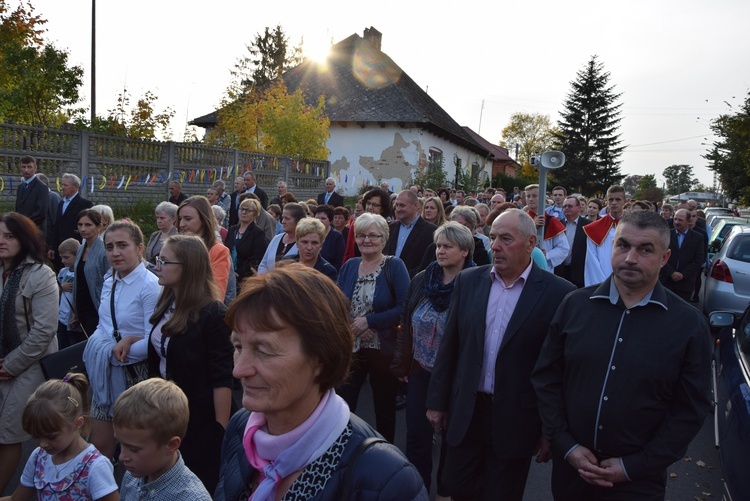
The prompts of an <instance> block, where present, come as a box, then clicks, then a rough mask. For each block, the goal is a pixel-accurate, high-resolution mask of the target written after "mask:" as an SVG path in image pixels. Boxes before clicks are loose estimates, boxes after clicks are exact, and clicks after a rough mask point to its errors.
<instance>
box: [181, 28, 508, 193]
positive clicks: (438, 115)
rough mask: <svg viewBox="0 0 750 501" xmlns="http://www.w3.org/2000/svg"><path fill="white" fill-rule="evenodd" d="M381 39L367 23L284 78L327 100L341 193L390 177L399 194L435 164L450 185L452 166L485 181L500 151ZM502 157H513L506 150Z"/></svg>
mask: <svg viewBox="0 0 750 501" xmlns="http://www.w3.org/2000/svg"><path fill="white" fill-rule="evenodd" d="M381 40H382V35H381V33H380V32H378V31H377V30H376V29H375V28H372V27H370V28H367V29H365V30H364V36H359V35H358V34H356V33H355V34H353V35H351V36H349V37H348V38H346V39H344V40H342V41H340V42H338V43H337V44H335V45H333V46H332V47H331V51H330V55H329V57H328V59H327V61H326V62H325V63H318V62H315V61H311V60H305V61H304V62H303V63H301V64H299V65H298V66H296V67H294V68H292V69H290V70H288V71H287V72H285V73H284V74H283V75H282V78H283V79H284V83H285V84H286V86H287V88H288V89H289V92H295V91H296V90H297V89H301V90H302V92H303V93H304V95H305V96H306V100H307V101H308V103H311V104H312V105H314V104H315V103H317V100H318V97H319V96H321V95H323V96H324V97H325V108H324V110H325V114H326V116H327V117H328V118H329V119H330V121H331V127H330V130H329V132H330V137H329V139H328V143H327V146H328V150H329V157H328V160H329V161H330V163H331V174H332V176H333V177H334V178H335V179H337V185H338V191H339V192H341V193H342V194H345V195H354V194H356V193H357V192H358V191H359V189H360V187H361V186H363V185H367V184H370V185H377V184H380V182H381V181H387V182H388V184H389V185H390V189H391V190H392V191H396V192H397V191H399V190H401V189H403V188H405V187H407V185H408V183H409V180H410V179H411V178H412V176H413V175H414V173H415V172H417V171H421V172H424V171H425V169H428V168H430V166H432V168H434V166H435V165H442V166H443V169H444V170H445V173H446V176H447V180H448V181H449V182H450V181H453V180H454V179H455V175H456V170H457V169H456V165H457V164H458V165H459V166H460V168H461V169H463V170H464V171H465V170H466V169H469V171H470V172H471V173H472V175H473V176H474V178H475V179H476V180H477V182H479V183H481V182H483V181H485V180H486V179H487V178H488V177H490V176H491V175H492V164H493V158H494V156H495V155H497V154H498V150H496V149H494V148H490V147H488V145H490V146H492V145H491V144H490V143H489V142H488V141H486V140H483V139H482V141H481V142H480V141H479V140H478V139H477V137H479V136H478V135H477V134H474V133H472V132H470V131H468V130H467V129H465V128H464V127H461V126H460V125H459V124H458V123H457V122H456V121H455V120H453V118H451V117H450V115H448V113H446V112H445V110H443V108H441V107H440V106H439V105H438V104H437V103H436V102H435V100H433V99H432V98H431V97H430V96H429V95H428V94H427V93H426V92H425V91H424V90H423V89H422V88H421V87H420V86H419V85H417V84H416V83H415V82H414V81H413V80H412V79H411V78H410V77H409V75H407V74H406V73H405V72H404V71H403V70H401V68H400V67H399V66H398V65H397V64H396V63H395V62H394V61H393V60H392V59H391V58H390V57H388V55H387V54H385V53H383V52H382V51H381V50H380V48H381ZM216 118H217V112H213V113H210V114H208V115H205V116H202V117H200V118H196V119H195V120H193V121H192V122H191V124H193V125H197V126H200V127H204V128H206V129H209V130H210V129H211V128H212V127H214V126H215V125H216V121H217V120H216ZM480 139H481V138H480ZM497 148H499V147H497ZM505 156H506V157H507V158H506V159H504V160H507V159H510V157H508V156H507V150H505ZM511 162H512V159H511Z"/></svg>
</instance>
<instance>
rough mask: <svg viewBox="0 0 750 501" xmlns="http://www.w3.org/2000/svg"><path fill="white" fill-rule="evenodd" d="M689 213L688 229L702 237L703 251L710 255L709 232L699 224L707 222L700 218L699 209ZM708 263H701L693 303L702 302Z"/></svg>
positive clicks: (696, 278) (690, 210)
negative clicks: (701, 297) (704, 271)
mask: <svg viewBox="0 0 750 501" xmlns="http://www.w3.org/2000/svg"><path fill="white" fill-rule="evenodd" d="M688 212H690V222H689V223H688V228H690V231H694V232H696V233H697V234H698V235H700V236H701V238H702V239H703V249H704V250H705V253H706V254H708V238H709V237H708V230H707V229H703V228H701V227H700V226H699V225H698V223H700V222H701V221H702V222H703V224H704V226H705V224H706V220H705V219H704V218H702V217H698V209H689V210H688ZM706 261H707V260H706V259H704V260H703V262H702V263H701V269H700V271H698V274H697V275H696V276H695V290H694V291H693V296H692V297H691V298H690V302H691V303H697V302H698V301H699V300H700V292H701V285H702V284H703V276H702V275H703V270H705V269H706V266H707V265H708V263H707V262H706Z"/></svg>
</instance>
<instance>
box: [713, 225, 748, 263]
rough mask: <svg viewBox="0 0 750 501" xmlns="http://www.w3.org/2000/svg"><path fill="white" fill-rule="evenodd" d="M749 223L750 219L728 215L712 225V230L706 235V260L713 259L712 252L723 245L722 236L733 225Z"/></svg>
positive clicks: (715, 251) (723, 236) (725, 234)
mask: <svg viewBox="0 0 750 501" xmlns="http://www.w3.org/2000/svg"><path fill="white" fill-rule="evenodd" d="M737 225H750V221H749V220H748V219H745V218H741V217H729V218H724V219H720V220H719V221H718V222H717V223H716V225H715V226H714V227H713V231H712V232H711V234H710V235H709V236H708V260H709V261H711V259H713V256H714V254H716V253H717V252H719V250H721V247H722V245H724V238H725V237H726V236H727V233H729V230H731V229H732V227H733V226H737Z"/></svg>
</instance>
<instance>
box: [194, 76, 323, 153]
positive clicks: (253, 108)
mask: <svg viewBox="0 0 750 501" xmlns="http://www.w3.org/2000/svg"><path fill="white" fill-rule="evenodd" d="M324 104H325V98H324V97H323V96H320V98H319V99H318V102H317V104H316V106H314V107H313V106H309V105H307V104H305V98H304V95H303V94H302V90H297V91H296V92H294V93H293V94H289V91H288V90H287V88H286V85H284V82H283V80H281V79H278V80H276V81H274V82H272V83H271V84H270V85H269V86H268V87H267V88H266V89H265V90H263V91H259V92H257V94H256V95H250V96H246V97H245V99H243V100H241V101H237V102H235V103H233V104H232V105H231V106H227V107H225V108H223V109H222V110H221V111H220V112H219V116H218V123H217V125H216V128H214V129H213V130H212V131H211V133H210V135H209V136H208V137H207V139H206V141H207V142H208V143H209V144H213V145H217V146H225V147H229V148H238V149H243V150H250V151H262V152H265V153H270V154H277V155H288V156H291V157H299V158H328V149H327V147H326V141H327V140H328V137H329V133H328V128H329V127H330V124H331V122H330V120H328V118H327V117H326V116H325V115H324V114H323V107H324Z"/></svg>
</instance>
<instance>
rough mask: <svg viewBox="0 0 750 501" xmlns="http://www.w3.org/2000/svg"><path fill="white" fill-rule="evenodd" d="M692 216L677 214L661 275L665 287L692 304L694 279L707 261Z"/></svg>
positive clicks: (682, 212)
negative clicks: (667, 258)
mask: <svg viewBox="0 0 750 501" xmlns="http://www.w3.org/2000/svg"><path fill="white" fill-rule="evenodd" d="M689 225H690V212H689V211H688V210H687V209H680V210H678V211H677V212H675V213H674V230H672V231H671V232H670V234H671V236H670V242H669V250H670V251H671V255H670V256H669V261H667V264H665V265H664V267H662V269H661V271H660V272H659V280H660V281H661V283H662V285H663V286H664V287H666V288H667V289H669V290H671V291H672V292H674V293H675V294H677V295H678V296H680V297H681V298H682V299H684V300H685V301H690V298H691V296H692V295H693V290H694V289H695V277H696V276H697V275H698V274H699V273H700V271H701V265H702V264H703V262H704V261H705V260H706V249H705V247H704V245H703V236H702V235H699V234H698V233H696V232H695V231H692V230H691V229H690V227H689Z"/></svg>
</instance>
